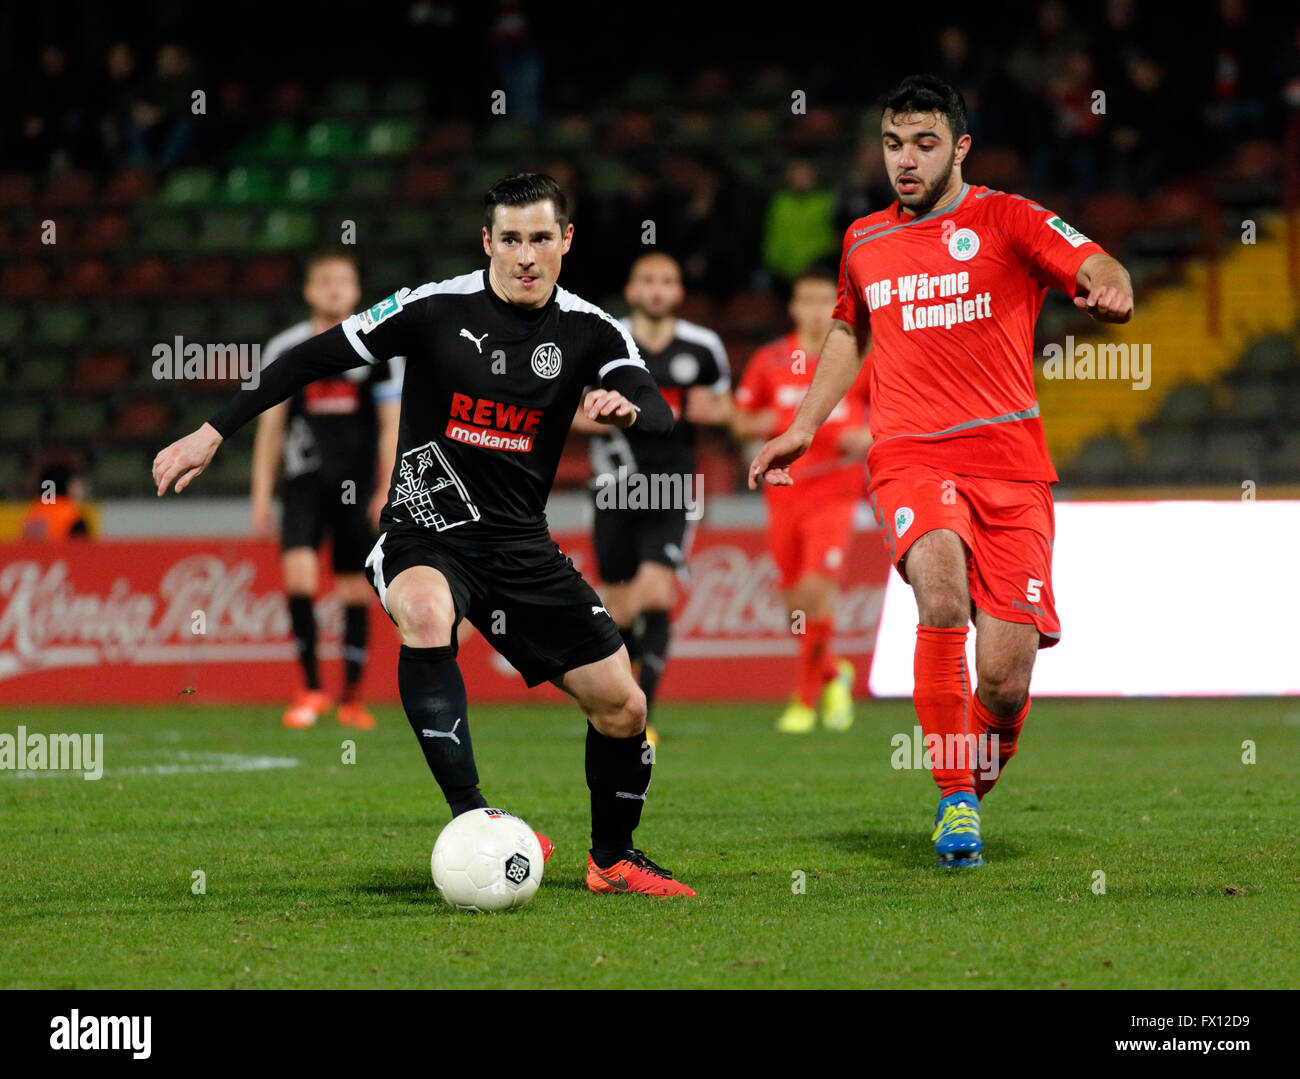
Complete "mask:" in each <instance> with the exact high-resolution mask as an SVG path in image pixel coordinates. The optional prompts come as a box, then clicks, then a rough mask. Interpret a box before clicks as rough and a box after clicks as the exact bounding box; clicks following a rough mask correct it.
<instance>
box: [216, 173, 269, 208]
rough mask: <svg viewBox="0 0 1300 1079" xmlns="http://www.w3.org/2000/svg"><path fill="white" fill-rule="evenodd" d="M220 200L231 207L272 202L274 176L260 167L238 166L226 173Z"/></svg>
mask: <svg viewBox="0 0 1300 1079" xmlns="http://www.w3.org/2000/svg"><path fill="white" fill-rule="evenodd" d="M221 198H222V201H223V202H227V203H229V204H231V205H232V206H247V205H250V204H252V205H258V204H262V203H269V202H272V201H273V200H274V198H275V174H274V173H273V172H272V171H271V170H270V169H269V168H266V167H265V166H262V165H239V166H237V167H235V168H233V169H231V170H230V171H229V172H228V173H226V182H225V185H224V186H223V187H222V191H221Z"/></svg>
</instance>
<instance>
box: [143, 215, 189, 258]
mask: <svg viewBox="0 0 1300 1079" xmlns="http://www.w3.org/2000/svg"><path fill="white" fill-rule="evenodd" d="M193 242H194V230H193V228H192V226H191V225H190V219H189V215H187V214H183V213H158V212H156V211H155V212H151V213H148V214H146V215H144V216H143V217H142V219H141V221H140V225H139V230H138V233H137V236H136V244H137V246H138V247H139V248H140V249H141V250H143V251H184V250H186V249H188V248H189V247H191V246H192V244H193Z"/></svg>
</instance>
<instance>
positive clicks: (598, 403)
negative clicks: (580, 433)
mask: <svg viewBox="0 0 1300 1079" xmlns="http://www.w3.org/2000/svg"><path fill="white" fill-rule="evenodd" d="M582 411H583V414H584V415H585V416H586V417H587V419H589V420H595V421H596V422H597V423H607V424H610V425H611V426H613V427H631V426H632V424H634V423H635V422H636V406H635V405H634V404H632V402H631V401H629V400H628V399H627V398H626V397H624V396H623V395H622V394H621V393H619V392H618V391H617V390H592V391H591V392H590V393H589V394H587V396H586V397H584V398H583V399H582Z"/></svg>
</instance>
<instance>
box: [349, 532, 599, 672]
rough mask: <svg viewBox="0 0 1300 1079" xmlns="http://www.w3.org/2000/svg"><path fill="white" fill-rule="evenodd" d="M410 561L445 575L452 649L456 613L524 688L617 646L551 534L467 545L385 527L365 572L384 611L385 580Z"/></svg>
mask: <svg viewBox="0 0 1300 1079" xmlns="http://www.w3.org/2000/svg"><path fill="white" fill-rule="evenodd" d="M412 566H432V567H433V568H434V569H436V570H438V572H440V573H441V574H442V575H443V576H444V577H445V578H447V584H448V585H449V586H450V587H451V597H452V601H453V603H454V604H455V607H456V624H455V625H454V626H453V627H452V631H451V646H452V649H453V650H454V649H455V648H456V646H457V642H456V630H457V628H458V627H459V626H460V620H461V619H462V618H468V619H469V620H470V623H471V624H472V625H473V626H474V627H475V628H476V629H477V630H478V631H479V632H480V633H481V634H483V636H484V638H486V640H487V642H488V643H489V644H490V645H492V647H493V648H495V649H496V650H497V651H498V652H500V653H501V655H502V656H504V657H505V658H506V660H507V661H508V662H509V663H510V665H511V666H512V667H514V669H515V670H517V671H518V672H519V673H520V674H521V675H523V679H524V682H525V683H527V684H528V685H529V686H530V687H531V686H537V685H541V683H543V682H546V681H550V680H551V679H553V678H558V677H559V676H560V675H562V674H564V673H565V672H566V671H571V670H573V669H574V668H575V667H582V666H584V665H586V664H588V663H595V662H597V661H598V660H602V659H605V658H606V657H607V656H612V655H613V654H614V653H615V652H617V651H618V650H619V648H621V647H622V645H623V638H622V637H621V636H620V635H619V632H618V627H617V626H616V625H615V624H614V620H613V619H612V618H610V616H609V613H608V612H607V611H606V610H605V607H604V605H603V604H602V603H601V601H600V597H599V596H598V595H596V591H595V589H593V588H592V587H591V585H589V584H588V583H587V582H586V581H585V580H583V578H582V574H580V573H579V572H578V571H577V570H576V569H575V568H574V566H573V560H572V559H570V558H566V557H565V554H564V552H563V551H561V550H560V548H559V545H558V544H557V543H555V541H554V540H551V539H550V538H549V537H548V538H547V539H546V540H545V541H543V542H539V543H534V544H531V545H529V546H526V547H521V548H517V549H502V548H501V547H499V546H495V545H491V546H489V545H487V544H484V545H482V546H481V547H478V546H476V547H473V548H471V547H468V546H466V545H465V544H450V543H447V542H446V541H445V540H440V539H438V537H437V533H435V532H431V531H430V530H428V529H425V528H422V527H421V526H419V525H407V526H401V525H396V526H393V527H390V528H388V529H387V530H385V531H384V533H383V534H382V535H380V537H379V541H378V542H377V543H376V544H375V545H374V548H373V549H372V550H371V552H370V557H369V558H367V559H366V577H367V578H368V579H369V581H370V584H371V586H372V587H373V588H374V590H375V591H376V592H377V593H378V594H379V602H380V603H381V604H384V610H385V611H387V610H388V605H387V603H385V593H386V592H387V590H388V585H389V584H390V583H391V582H392V580H393V578H394V577H396V576H397V575H398V574H399V573H401V572H402V570H404V569H410V568H411V567H412ZM389 617H390V618H391V617H392V614H391V613H390V614H389Z"/></svg>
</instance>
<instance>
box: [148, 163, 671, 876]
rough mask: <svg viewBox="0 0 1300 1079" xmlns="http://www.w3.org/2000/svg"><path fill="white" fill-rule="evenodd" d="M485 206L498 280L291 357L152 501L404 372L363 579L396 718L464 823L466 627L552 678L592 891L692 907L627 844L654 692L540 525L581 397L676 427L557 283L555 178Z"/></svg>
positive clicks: (503, 189)
mask: <svg viewBox="0 0 1300 1079" xmlns="http://www.w3.org/2000/svg"><path fill="white" fill-rule="evenodd" d="M484 207H485V227H484V228H483V249H484V252H485V253H486V254H487V255H488V257H489V260H490V262H489V265H488V268H487V269H486V270H478V271H475V272H474V273H469V274H465V275H464V276H462V277H457V278H452V279H450V280H446V281H440V282H436V283H430V284H427V285H423V286H421V287H420V288H418V289H414V290H412V289H402V290H401V291H400V292H397V293H394V294H393V295H392V296H389V297H388V298H387V299H385V300H383V301H381V302H380V303H378V304H376V305H375V306H374V307H372V308H370V309H369V310H368V311H365V312H363V313H362V314H360V315H353V316H352V317H351V318H349V319H347V320H346V321H344V322H343V324H342V325H341V326H338V327H335V328H334V329H331V330H328V331H326V332H325V333H323V334H321V335H320V336H318V337H314V338H312V339H311V340H310V341H306V342H304V343H303V344H301V345H298V346H297V347H296V348H292V349H290V350H289V351H288V352H287V353H285V354H284V355H283V356H282V357H281V358H280V359H279V360H277V361H276V362H275V363H273V364H271V365H270V366H269V367H268V368H267V369H266V370H265V371H264V372H263V375H262V379H261V382H260V384H259V385H258V386H257V387H256V388H250V389H247V390H243V391H240V392H238V393H236V394H235V396H234V398H233V399H232V400H231V402H230V403H229V404H228V405H227V406H226V407H225V408H223V409H222V410H221V411H220V412H218V413H217V414H215V415H214V416H213V417H212V419H211V420H210V421H209V422H208V423H206V424H204V425H203V426H202V427H201V428H199V430H197V431H195V432H193V433H192V434H190V435H187V436H186V437H185V438H183V439H180V440H179V441H177V442H174V443H173V444H172V445H170V446H168V447H167V448H166V449H164V450H163V451H162V452H160V453H159V454H158V456H157V457H156V458H155V460H154V466H153V473H154V479H155V481H156V482H157V484H158V493H159V495H162V494H164V493H165V492H166V491H167V489H168V487H169V486H170V485H171V484H172V483H173V482H175V489H176V491H177V492H180V491H183V490H184V489H185V488H186V487H187V486H188V485H189V484H190V482H191V481H192V480H193V479H194V477H195V476H197V475H198V474H199V473H200V472H202V471H203V470H204V469H205V468H206V467H207V465H208V464H209V462H210V461H211V460H212V457H213V455H214V454H215V453H216V450H217V447H218V446H219V445H220V444H221V441H222V439H223V438H225V437H226V436H228V435H230V434H231V433H232V432H234V431H235V430H236V429H237V428H238V427H239V426H240V425H242V424H243V423H246V422H247V421H248V420H250V419H251V418H252V417H253V416H255V415H256V414H257V413H259V412H261V411H262V410H264V409H266V408H268V407H270V406H271V405H273V404H275V403H277V402H278V401H281V400H283V399H285V398H286V397H288V396H289V395H290V394H292V393H293V392H294V391H296V390H297V389H299V388H300V387H302V386H305V385H306V384H308V383H309V382H311V381H313V380H315V379H317V378H321V377H323V376H326V375H332V374H337V373H338V372H339V371H344V370H348V369H350V368H353V367H358V366H360V365H361V364H362V363H374V362H378V361H379V360H381V359H386V358H389V357H392V356H396V355H404V356H405V357H406V359H407V362H406V371H405V376H404V385H403V391H402V417H401V428H400V435H399V442H398V460H397V466H396V468H395V470H394V474H393V478H392V484H391V487H390V491H389V498H388V504H387V506H386V507H385V509H384V511H383V514H382V515H381V519H380V527H381V529H382V530H383V531H382V532H381V535H380V537H379V541H378V543H376V544H375V547H374V549H373V550H372V551H371V553H370V557H369V558H368V560H367V568H368V570H369V573H370V577H371V580H372V582H373V583H374V586H375V590H376V591H377V592H378V593H379V598H380V602H381V603H382V604H383V605H384V609H385V610H386V611H388V613H389V615H390V616H391V617H392V619H393V621H394V622H395V623H396V625H397V627H398V630H399V631H400V633H401V636H402V642H403V643H402V648H401V653H400V659H399V661H398V671H397V679H398V687H399V690H400V692H401V697H402V705H403V707H404V708H405V710H406V715H407V719H408V720H409V722H410V724H411V727H412V729H413V730H414V731H415V732H416V735H417V737H418V738H419V739H420V745H421V747H422V748H423V750H424V754H425V759H426V760H427V761H428V763H429V766H430V768H431V770H432V771H433V774H434V778H435V779H437V781H438V784H439V786H440V787H441V788H442V791H443V794H444V796H445V797H446V799H447V802H448V804H449V805H450V807H451V811H452V814H453V815H456V814H459V813H463V812H465V811H467V810H470V809H474V808H479V807H483V806H486V805H487V804H488V803H487V801H486V799H485V798H484V797H483V795H482V794H481V793H480V791H479V787H478V771H477V769H476V767H475V764H474V755H473V748H472V746H471V743H470V736H469V728H468V709H467V706H466V694H465V683H464V680H463V679H462V677H461V673H460V669H459V667H458V666H457V663H456V647H457V645H456V630H457V627H458V624H459V622H460V620H461V619H462V618H466V617H467V618H469V620H470V622H471V623H473V624H474V626H475V627H477V628H478V629H479V631H480V632H481V633H482V634H483V635H484V637H486V638H487V640H488V641H490V642H491V643H492V645H493V647H495V648H496V649H497V651H499V652H500V653H501V654H502V655H503V656H504V657H505V658H506V659H507V660H509V661H510V663H512V664H513V665H514V666H515V668H516V669H517V670H518V671H519V672H520V674H521V675H522V676H523V678H524V680H525V682H526V683H527V684H528V685H530V686H535V685H538V684H540V683H541V682H544V681H547V680H550V681H551V682H553V683H554V684H555V685H557V686H559V687H560V688H561V689H563V690H564V691H565V692H566V693H568V694H569V695H570V696H572V697H573V698H574V699H575V700H576V701H577V702H578V705H579V707H580V708H581V709H582V710H583V712H584V713H585V714H586V716H587V720H588V724H587V752H586V772H587V786H588V788H589V789H590V792H591V816H592V847H591V850H590V851H589V852H588V857H587V887H588V888H590V889H591V890H592V891H595V892H644V893H649V894H655V895H683V894H685V895H694V894H695V893H694V892H693V891H692V890H691V889H690V888H688V887H686V886H685V885H684V884H682V883H680V882H679V881H676V880H674V879H673V877H672V874H671V873H669V872H668V871H667V870H665V869H662V868H661V867H659V866H657V865H655V864H654V863H653V862H652V861H650V860H649V859H648V858H646V857H645V855H644V854H643V853H642V852H641V851H639V850H636V849H635V848H633V846H632V833H633V831H634V830H635V828H636V827H637V824H638V823H639V821H640V818H641V809H642V806H643V805H644V803H645V796H646V791H647V789H648V788H649V785H650V772H651V766H652V764H653V762H654V749H653V747H652V746H650V745H649V743H647V742H646V740H645V736H644V735H645V695H644V694H643V693H642V692H641V690H640V688H639V687H638V686H637V684H636V681H635V679H634V678H633V677H632V670H631V667H630V665H629V663H628V658H627V650H626V649H625V648H624V647H623V643H622V639H621V638H620V636H619V633H618V628H617V626H615V624H614V621H613V619H611V618H610V617H609V615H608V614H607V613H606V611H605V609H604V606H603V605H602V604H601V602H600V599H599V597H598V596H597V595H596V593H595V591H594V590H593V589H592V588H591V586H590V585H588V584H587V582H586V581H584V580H583V579H582V577H581V575H580V574H579V573H578V572H577V570H576V569H574V567H573V563H572V561H570V560H569V559H567V558H566V557H565V556H564V553H563V552H562V551H561V550H560V549H559V547H558V546H557V545H556V544H555V542H554V541H553V540H552V539H551V537H550V533H549V531H548V528H547V523H546V517H545V505H546V496H547V494H548V492H549V490H550V487H551V484H552V482H553V481H554V478H555V470H556V466H557V465H558V463H559V458H560V453H561V450H562V449H563V444H564V439H565V436H566V434H567V433H568V429H569V426H570V423H571V422H572V419H573V413H574V409H575V408H576V406H577V404H578V401H579V399H580V398H581V399H582V400H583V407H584V410H585V412H586V414H587V416H588V418H589V419H593V420H601V421H603V422H605V423H608V424H612V425H616V426H619V427H632V426H634V425H636V426H639V427H640V429H641V430H642V431H646V432H657V433H659V434H667V433H668V432H669V431H670V430H671V429H672V412H671V410H670V409H669V407H668V405H667V403H666V402H665V401H664V399H663V398H662V397H661V396H660V395H659V392H658V390H657V389H656V388H655V384H654V381H653V380H652V379H651V378H650V375H649V373H648V372H647V370H646V368H645V365H644V364H643V363H642V362H641V359H640V357H639V355H638V353H637V349H636V345H635V344H634V343H633V341H632V339H631V337H630V336H629V335H628V333H627V331H626V330H625V329H624V328H623V327H622V326H621V325H620V324H619V323H618V322H617V321H615V320H614V319H613V318H611V317H610V316H609V315H607V314H605V312H603V311H601V310H600V309H599V308H598V307H595V306H594V305H592V304H589V303H587V302H586V301H585V300H582V299H579V298H578V297H577V296H574V295H573V294H572V293H570V292H567V291H566V290H565V289H562V288H559V287H558V286H557V284H556V279H557V277H558V276H559V272H560V264H561V261H562V258H563V256H564V254H565V253H566V252H567V251H568V250H569V246H570V244H571V243H572V239H573V226H572V225H571V224H570V223H569V222H568V220H567V202H566V199H565V197H564V194H563V193H562V192H561V190H560V188H559V186H558V185H557V184H556V183H555V181H554V180H552V179H551V178H550V177H548V176H542V175H539V174H535V173H520V174H517V175H514V176H509V177H506V178H505V179H503V180H501V181H499V182H498V183H496V184H494V185H493V186H492V187H491V188H490V189H489V190H488V192H487V194H486V196H485V198H484ZM596 384H599V386H600V387H601V388H600V389H596V390H592V391H591V392H589V393H587V394H586V395H585V397H584V396H583V391H584V388H585V387H586V386H589V385H596ZM549 847H550V843H549V841H544V842H543V849H544V850H547V851H548V853H549V850H548V848H549Z"/></svg>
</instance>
